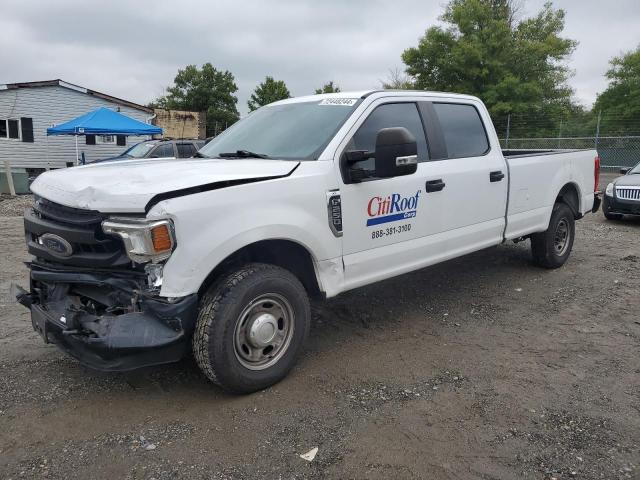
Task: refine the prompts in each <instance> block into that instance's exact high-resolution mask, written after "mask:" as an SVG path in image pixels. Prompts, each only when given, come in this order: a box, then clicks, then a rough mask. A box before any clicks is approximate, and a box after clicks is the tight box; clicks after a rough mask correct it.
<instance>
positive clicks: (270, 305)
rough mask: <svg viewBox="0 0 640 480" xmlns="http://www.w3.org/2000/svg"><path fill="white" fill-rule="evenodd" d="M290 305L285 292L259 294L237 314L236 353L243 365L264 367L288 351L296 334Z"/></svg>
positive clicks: (262, 368)
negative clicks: (279, 293) (282, 293)
mask: <svg viewBox="0 0 640 480" xmlns="http://www.w3.org/2000/svg"><path fill="white" fill-rule="evenodd" d="M293 319H294V316H293V309H292V308H291V304H290V303H289V302H288V301H287V299H285V298H284V297H283V296H282V295H278V294H277V293H267V294H264V295H260V296H259V297H257V298H255V299H254V300H252V301H251V302H250V303H249V305H247V306H246V307H245V308H244V310H242V313H241V314H240V316H239V317H238V321H237V322H236V327H235V331H234V336H233V338H234V352H235V355H236V358H237V359H238V361H239V362H240V364H241V365H242V366H244V367H245V368H248V369H249V370H264V369H266V368H269V367H271V366H273V365H275V364H276V363H277V362H278V361H279V360H280V359H281V358H282V356H283V355H284V354H285V353H286V351H287V349H288V347H289V345H290V344H291V338H292V337H293V329H294V321H293Z"/></svg>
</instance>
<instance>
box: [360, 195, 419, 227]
mask: <svg viewBox="0 0 640 480" xmlns="http://www.w3.org/2000/svg"><path fill="white" fill-rule="evenodd" d="M420 192H421V190H418V191H417V192H416V194H415V195H414V196H412V197H403V196H402V195H400V194H399V193H393V194H391V195H388V196H386V197H384V198H383V197H373V198H371V200H369V203H368V204H367V214H368V215H369V218H368V219H367V227H370V226H372V225H380V224H381V223H389V222H397V221H398V220H405V219H407V218H413V217H415V216H416V211H417V208H418V199H419V198H420Z"/></svg>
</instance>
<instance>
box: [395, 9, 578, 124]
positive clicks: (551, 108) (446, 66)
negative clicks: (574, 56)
mask: <svg viewBox="0 0 640 480" xmlns="http://www.w3.org/2000/svg"><path fill="white" fill-rule="evenodd" d="M520 4H521V2H519V1H517V0H451V1H450V3H449V4H448V5H447V6H446V7H445V12H444V14H443V15H442V17H441V19H442V20H443V21H444V22H445V23H446V24H448V25H447V27H446V28H442V27H439V26H436V27H431V28H429V29H428V30H427V31H426V33H425V34H424V36H423V37H422V38H421V39H420V40H419V43H418V46H417V47H412V48H408V49H407V50H405V51H404V53H403V54H402V60H403V61H404V63H405V64H406V66H407V69H406V71H407V73H408V74H409V75H411V76H412V77H413V78H415V85H416V88H418V89H424V90H439V91H454V92H460V93H468V94H472V95H477V96H479V97H481V98H482V100H483V101H484V102H485V104H486V105H487V107H488V108H489V111H490V112H491V114H492V115H493V116H494V118H495V117H506V115H507V114H508V113H525V112H538V111H544V112H547V113H549V114H555V115H557V114H559V113H560V112H566V111H567V110H570V109H571V108H573V104H572V100H571V95H572V93H573V92H572V90H571V89H570V88H569V87H568V85H567V79H568V77H569V73H570V72H569V69H568V67H567V65H566V60H567V58H568V56H569V55H570V54H571V52H572V51H573V50H574V48H575V46H576V42H575V41H573V40H570V39H566V38H562V37H561V36H560V34H561V33H562V30H563V29H564V11H563V10H554V9H553V8H552V5H551V3H546V4H545V5H544V7H543V8H542V10H541V11H540V12H539V13H538V14H537V15H536V16H534V17H532V18H526V19H523V20H518V18H517V17H518V15H517V13H518V8H519V6H520Z"/></svg>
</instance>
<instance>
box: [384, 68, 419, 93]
mask: <svg viewBox="0 0 640 480" xmlns="http://www.w3.org/2000/svg"><path fill="white" fill-rule="evenodd" d="M380 84H381V86H382V88H384V89H385V90H415V88H416V87H415V81H414V79H412V78H411V77H410V76H409V75H407V74H406V73H404V72H403V71H402V70H400V69H399V68H393V69H391V68H390V69H389V75H388V76H387V79H386V80H382V81H381V82H380Z"/></svg>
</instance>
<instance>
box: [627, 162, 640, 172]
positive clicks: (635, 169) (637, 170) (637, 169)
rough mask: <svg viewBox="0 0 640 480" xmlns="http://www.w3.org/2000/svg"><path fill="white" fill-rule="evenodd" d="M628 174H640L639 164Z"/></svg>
mask: <svg viewBox="0 0 640 480" xmlns="http://www.w3.org/2000/svg"><path fill="white" fill-rule="evenodd" d="M629 173H633V174H635V173H640V163H639V164H637V165H636V166H635V167H633V168H632V169H631V171H629Z"/></svg>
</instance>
